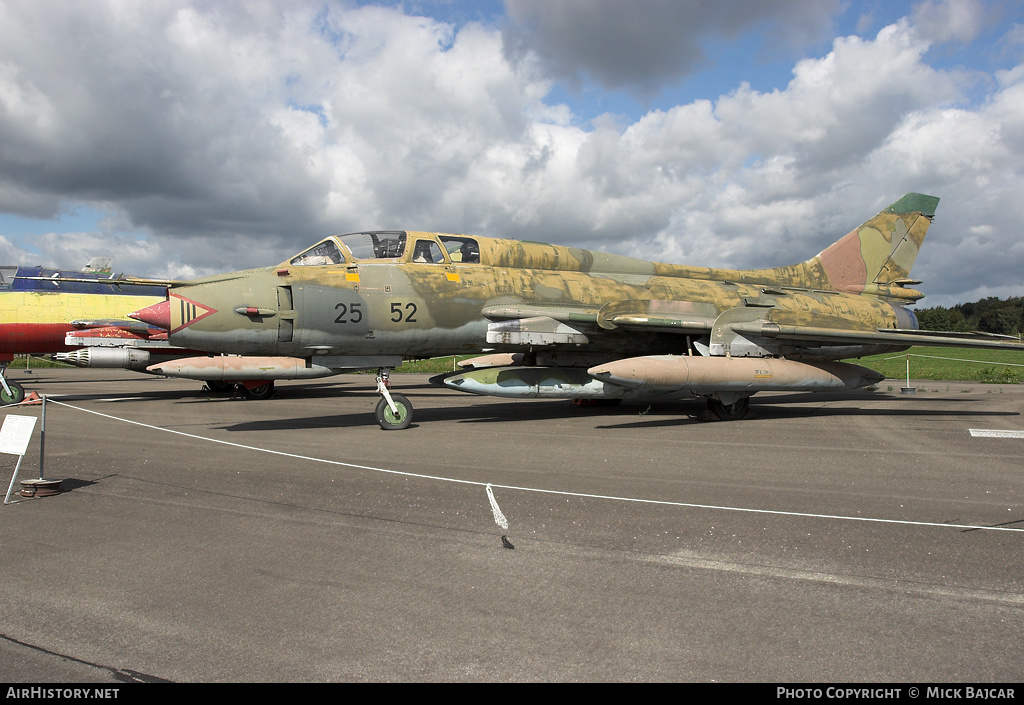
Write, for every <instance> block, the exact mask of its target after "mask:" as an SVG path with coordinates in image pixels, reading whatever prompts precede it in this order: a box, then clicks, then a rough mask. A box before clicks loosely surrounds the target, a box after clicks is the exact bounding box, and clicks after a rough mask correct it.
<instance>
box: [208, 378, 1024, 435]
mask: <svg viewBox="0 0 1024 705" xmlns="http://www.w3.org/2000/svg"><path fill="white" fill-rule="evenodd" d="M409 389H410V387H402V388H401V390H402V392H403V393H405V392H407V391H408V390H409ZM346 396H348V395H346ZM354 396H357V395H354ZM365 396H367V397H371V398H376V392H374V391H372V390H371V391H369V392H367V393H366V394H365ZM424 396H446V397H447V398H451V396H450V395H447V394H444V393H442V394H439V395H430V394H416V395H415V396H412V395H410V397H411V399H412V400H413V402H414V404H415V403H416V401H418V400H420V399H422V398H423V397H424ZM890 399H892V398H890ZM851 400H852V401H858V400H859V401H865V402H867V403H866V405H865V406H842V407H838V406H814V407H810V408H808V407H807V406H804V405H805V404H822V403H824V402H828V401H851ZM880 401H881V400H880V399H878V398H877V397H873V396H872V395H870V394H863V393H860V394H857V393H849V394H828V395H824V394H810V393H808V394H787V395H784V396H783V395H779V396H775V397H771V398H765V399H764V400H762V401H760V402H759V401H758V400H757V399H756V398H755V399H753V400H752V402H751V406H750V413H749V415H748V417H747V418H746V419H744V421H772V420H780V421H781V420H786V419H794V418H803V417H809V416H815V417H824V416H837V417H841V416H880V417H885V416H889V417H900V418H914V417H942V416H968V417H976V418H992V417H1005V416H1020V413H1019V412H1013V411H996V410H992V411H984V410H982V411H978V410H973V411H972V410H965V409H963V408H956V407H962V405H963V404H965V403H967V402H969V401H970V400H969V399H964V398H959V397H942V398H928V399H925V398H914V400H913V401H915V402H932V403H935V402H943V403H944V404H945V405H946V406H948V407H951V408H941V409H936V408H934V407H933V408H922V406H923V405H922V404H914V405H912V406H907V407H906V408H896V409H893V408H885V407H882V406H879V405H878V404H879V402H880ZM930 405H931V404H929V406H930ZM580 416H586V417H591V418H593V419H594V420H595V422H600V421H604V422H605V423H601V424H597V423H595V426H594V428H595V429H616V428H619V429H621V428H654V427H659V426H683V425H691V424H697V423H704V422H717V421H718V419H717V417H715V416H714V415H713V414H711V412H709V411H708V410H707V408H706V406H705V404H704V401H703V400H701V399H696V398H693V399H688V398H684V399H674V400H666V399H657V400H650V401H631V402H628V403H623V404H622V405H620V406H574V405H572V404H571V403H570V402H569V401H565V400H557V401H551V400H533V399H529V400H514V401H507V402H502V401H499V402H494V401H491V402H489V403H486V404H467V405H465V406H445V407H429V406H418V405H417V406H416V408H415V411H414V417H413V423H412V424H411V425H410V426H409V428H416V427H418V426H420V425H429V424H431V423H437V422H443V421H448V422H457V423H479V424H488V423H496V422H500V423H514V422H515V421H548V420H552V421H554V420H559V419H565V418H567V417H575V418H578V417H580ZM616 422H617V423H616ZM374 423H375V422H374V419H373V412H372V410H370V409H367V410H366V411H360V412H357V413H352V414H335V415H331V416H312V417H299V418H290V419H285V418H279V419H265V420H260V421H247V422H244V423H238V424H232V425H230V426H220V427H218V428H219V429H220V430H225V431H277V430H298V429H304V428H346V427H352V426H364V425H373V424H374ZM732 423H743V421H740V422H732Z"/></svg>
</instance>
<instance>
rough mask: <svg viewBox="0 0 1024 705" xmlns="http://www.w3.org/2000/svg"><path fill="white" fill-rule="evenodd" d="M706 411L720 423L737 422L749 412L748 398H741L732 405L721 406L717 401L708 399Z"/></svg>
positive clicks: (711, 398)
mask: <svg viewBox="0 0 1024 705" xmlns="http://www.w3.org/2000/svg"><path fill="white" fill-rule="evenodd" d="M708 409H710V410H711V413H713V414H714V415H715V416H717V417H718V418H720V419H721V420H722V421H739V420H740V419H742V418H743V417H744V416H746V415H747V412H748V411H750V397H743V398H742V399H738V400H736V401H735V402H733V403H732V404H723V403H722V402H720V401H719V400H718V399H715V398H713V397H708Z"/></svg>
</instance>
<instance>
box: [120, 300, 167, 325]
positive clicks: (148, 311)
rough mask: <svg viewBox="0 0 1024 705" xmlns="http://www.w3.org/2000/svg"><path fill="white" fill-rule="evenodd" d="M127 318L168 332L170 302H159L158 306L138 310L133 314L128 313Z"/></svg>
mask: <svg viewBox="0 0 1024 705" xmlns="http://www.w3.org/2000/svg"><path fill="white" fill-rule="evenodd" d="M128 317H129V318H134V319H135V320H136V321H142V322H143V323H148V324H149V325H151V326H156V327H157V328H163V329H164V330H168V329H170V327H171V302H170V301H166V300H165V301H161V302H160V303H158V304H153V305H152V306H147V307H146V308H142V309H139V310H138V311H136V312H135V313H129V314H128Z"/></svg>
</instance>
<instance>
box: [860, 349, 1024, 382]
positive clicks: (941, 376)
mask: <svg viewBox="0 0 1024 705" xmlns="http://www.w3.org/2000/svg"><path fill="white" fill-rule="evenodd" d="M908 354H909V355H910V379H927V380H944V381H964V382H989V383H993V384H996V383H998V384H1020V383H1022V382H1024V353H1022V352H1016V351H1012V350H971V349H967V348H924V347H920V348H911V349H910V350H908V351H907V352H905V353H896V354H888V355H872V356H870V357H862V358H859V359H856V360H847V362H852V363H854V364H857V365H863V366H864V367H868V368H870V369H872V370H875V371H876V372H880V373H882V374H884V375H885V376H886V377H888V378H890V379H904V380H905V379H906V377H907V355H908Z"/></svg>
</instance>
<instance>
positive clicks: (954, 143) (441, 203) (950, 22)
mask: <svg viewBox="0 0 1024 705" xmlns="http://www.w3.org/2000/svg"><path fill="white" fill-rule="evenodd" d="M909 191H917V192H921V193H927V194H930V195H935V196H939V197H940V198H941V199H942V201H941V203H940V205H939V210H938V217H937V218H936V221H935V223H934V224H933V226H932V229H931V231H930V232H929V235H928V242H927V243H926V246H925V248H924V249H923V250H922V252H921V255H920V256H919V258H918V261H917V266H916V267H915V270H914V275H915V276H916V277H917V278H919V279H923V280H924V284H922V285H921V287H920V288H921V289H922V290H924V291H925V292H926V293H928V294H929V296H928V298H927V299H926V300H925V301H924V302H922V305H951V304H954V303H957V302H962V301H970V300H975V299H977V298H981V297H983V296H1000V297H1005V296H1020V295H1024V241H1022V236H1024V7H1022V4H1021V3H1019V2H1016V0H1006V2H999V1H997V0H992V1H982V0H925V1H924V2H918V3H913V2H900V1H895V2H894V1H893V0H879V1H878V2H876V1H874V0H774V1H773V2H769V3H766V2H763V1H762V0H716V2H713V3H708V2H703V1H700V0H558V1H556V2H552V1H551V0H504V2H500V1H498V0H490V1H479V2H444V1H441V0H437V1H430V0H422V1H415V0H411V1H409V2H384V1H381V2H372V3H371V2H354V1H340V0H338V1H335V0H319V1H308V2H305V1H301V0H238V1H237V2H232V1H231V0H205V1H203V0H191V1H189V0H178V1H163V0H148V1H147V2H138V0H80V1H75V0H3V2H0V263H3V264H45V265H50V266H63V267H72V268H76V269H77V268H80V267H81V266H82V265H84V264H85V262H86V261H87V260H88V259H89V257H91V256H94V255H106V256H113V257H114V259H115V268H116V269H117V270H118V271H124V272H126V273H129V274H134V275H138V276H153V277H177V278H187V277H192V276H200V275H206V274H215V273H219V272H224V271H229V270H234V269H240V268H244V267H252V266H261V265H270V264H275V263H277V262H280V261H282V260H284V259H285V258H286V257H288V256H289V255H291V254H293V253H295V252H297V251H299V250H301V249H303V248H304V247H305V246H306V245H309V244H311V243H313V242H315V241H316V240H318V239H320V238H321V237H323V236H325V235H329V234H331V233H337V232H348V231H353V230H366V229H394V228H401V229H416V230H438V231H445V232H468V233H475V234H481V235H494V236H506V237H515V238H522V239H530V240H542V241H547V242H555V243H560V244H567V245H575V246H581V247H588V248H592V249H600V250H605V251H611V252H617V253H622V254H628V255H633V256H637V257H643V258H646V259H656V260H661V261H667V262H680V263H688V264H699V265H711V266H722V267H742V268H745V267H762V266H775V265H783V264H790V263H793V262H797V261H802V260H805V259H807V258H809V257H810V256H812V255H814V254H816V253H817V252H819V251H821V250H822V249H824V248H825V247H826V246H828V245H829V244H830V243H831V242H832V241H833V240H835V239H837V238H838V237H840V236H841V235H843V234H845V233H846V232H848V231H849V230H850V229H852V228H853V227H854V226H856V225H858V224H859V223H861V222H862V221H864V220H866V219H867V218H868V217H869V216H871V215H873V214H874V213H875V212H877V211H878V210H880V209H881V208H882V207H884V206H885V205H887V204H889V203H891V202H893V201H895V200H896V199H897V198H899V197H900V196H901V195H902V194H904V193H906V192H909Z"/></svg>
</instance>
